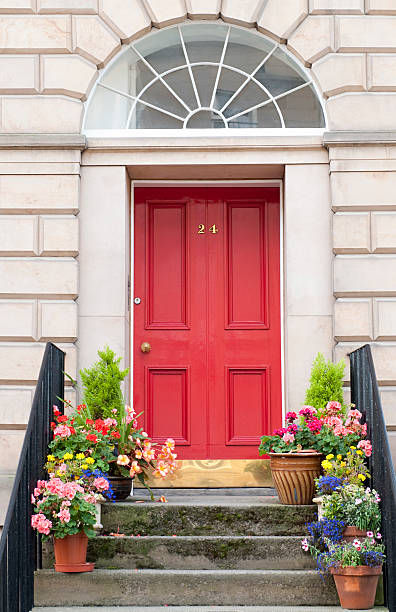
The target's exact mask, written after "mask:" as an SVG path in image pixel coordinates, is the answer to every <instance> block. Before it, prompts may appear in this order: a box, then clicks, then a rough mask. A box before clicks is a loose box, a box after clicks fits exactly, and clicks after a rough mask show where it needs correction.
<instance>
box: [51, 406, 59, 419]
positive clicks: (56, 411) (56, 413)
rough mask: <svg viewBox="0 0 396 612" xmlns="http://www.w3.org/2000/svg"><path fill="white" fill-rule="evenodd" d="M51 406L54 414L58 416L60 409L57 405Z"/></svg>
mask: <svg viewBox="0 0 396 612" xmlns="http://www.w3.org/2000/svg"><path fill="white" fill-rule="evenodd" d="M52 408H53V410H54V416H56V417H57V416H59V415H60V411H59V409H58V406H55V405H54V406H52Z"/></svg>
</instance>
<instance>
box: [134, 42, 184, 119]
mask: <svg viewBox="0 0 396 612" xmlns="http://www.w3.org/2000/svg"><path fill="white" fill-rule="evenodd" d="M131 48H132V49H133V50H134V51H135V52H136V54H137V55H138V56H139V57H140V59H141V60H142V62H143V63H144V64H145V65H146V66H147V67H148V68H149V69H150V70H151V72H153V73H154V74H155V75H156V77H157V78H158V79H159V80H160V81H161V83H162V84H163V85H165V87H166V89H167V90H168V91H169V92H170V93H171V94H172V96H173V97H174V98H176V100H177V101H178V102H179V103H180V104H181V105H182V106H184V108H185V109H186V111H188V112H190V111H191V108H190V107H189V106H188V105H187V104H186V103H185V102H184V100H182V99H181V98H180V97H179V96H178V95H177V93H176V92H175V91H174V90H173V89H172V87H171V86H170V85H168V83H167V82H166V81H164V79H163V78H162V76H161V75H160V74H159V73H158V72H157V71H156V70H155V68H153V67H152V66H151V64H149V62H148V61H147V60H146V58H145V57H143V55H142V54H141V53H140V52H139V51H138V49H136V47H135V46H134V45H131ZM165 74H166V73H165Z"/></svg>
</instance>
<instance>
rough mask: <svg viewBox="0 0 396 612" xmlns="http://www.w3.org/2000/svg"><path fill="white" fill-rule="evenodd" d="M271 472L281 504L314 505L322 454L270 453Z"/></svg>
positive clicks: (314, 452) (312, 452) (313, 451)
mask: <svg viewBox="0 0 396 612" xmlns="http://www.w3.org/2000/svg"><path fill="white" fill-rule="evenodd" d="M269 456H270V459H271V471H272V477H273V479H274V483H275V487H276V490H277V493H278V497H279V501H280V502H281V504H286V505H289V506H300V505H307V504H312V498H313V496H314V490H315V478H318V477H319V476H320V468H321V465H320V463H321V459H322V454H321V453H317V452H316V451H315V450H312V451H310V452H304V451H302V452H299V453H269Z"/></svg>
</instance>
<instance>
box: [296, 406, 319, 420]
mask: <svg viewBox="0 0 396 612" xmlns="http://www.w3.org/2000/svg"><path fill="white" fill-rule="evenodd" d="M316 413H317V410H316V408H314V407H313V406H303V407H302V408H301V410H300V411H299V413H298V414H299V415H300V416H304V417H313V416H315V414H316Z"/></svg>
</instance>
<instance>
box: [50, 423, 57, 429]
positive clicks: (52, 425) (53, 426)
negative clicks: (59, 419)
mask: <svg viewBox="0 0 396 612" xmlns="http://www.w3.org/2000/svg"><path fill="white" fill-rule="evenodd" d="M55 427H56V424H55V423H54V421H51V429H55Z"/></svg>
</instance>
